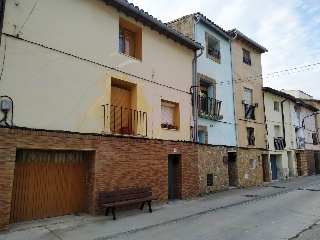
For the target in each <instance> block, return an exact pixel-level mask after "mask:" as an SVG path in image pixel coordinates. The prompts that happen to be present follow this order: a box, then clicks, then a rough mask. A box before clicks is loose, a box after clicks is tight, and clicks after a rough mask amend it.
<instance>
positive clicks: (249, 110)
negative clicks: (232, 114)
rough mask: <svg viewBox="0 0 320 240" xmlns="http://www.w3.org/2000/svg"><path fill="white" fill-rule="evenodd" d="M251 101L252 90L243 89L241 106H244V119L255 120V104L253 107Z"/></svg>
mask: <svg viewBox="0 0 320 240" xmlns="http://www.w3.org/2000/svg"><path fill="white" fill-rule="evenodd" d="M252 102H253V100H252V90H251V89H249V88H244V89H243V104H244V117H245V118H248V119H256V117H255V114H254V112H255V108H256V106H257V105H256V104H255V105H253V103H252Z"/></svg>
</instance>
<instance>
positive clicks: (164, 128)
mask: <svg viewBox="0 0 320 240" xmlns="http://www.w3.org/2000/svg"><path fill="white" fill-rule="evenodd" d="M162 130H168V131H179V129H169V128H162Z"/></svg>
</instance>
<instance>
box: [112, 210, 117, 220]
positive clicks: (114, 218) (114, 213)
mask: <svg viewBox="0 0 320 240" xmlns="http://www.w3.org/2000/svg"><path fill="white" fill-rule="evenodd" d="M111 211H112V217H113V218H112V219H113V220H117V218H116V212H115V210H114V207H113V208H111Z"/></svg>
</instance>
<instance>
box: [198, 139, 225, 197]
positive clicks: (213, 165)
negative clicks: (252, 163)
mask: <svg viewBox="0 0 320 240" xmlns="http://www.w3.org/2000/svg"><path fill="white" fill-rule="evenodd" d="M227 151H228V148H226V147H221V146H211V145H199V149H198V153H199V160H198V161H199V195H204V194H210V193H214V192H218V191H223V190H227V189H228V188H229V177H228V159H227V158H228V154H227ZM207 174H213V186H207Z"/></svg>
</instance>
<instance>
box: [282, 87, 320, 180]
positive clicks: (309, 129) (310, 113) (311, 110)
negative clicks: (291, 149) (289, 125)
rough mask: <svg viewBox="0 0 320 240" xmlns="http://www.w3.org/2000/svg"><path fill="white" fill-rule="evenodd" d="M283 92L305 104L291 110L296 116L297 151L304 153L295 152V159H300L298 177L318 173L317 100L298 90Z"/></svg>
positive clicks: (319, 157) (319, 158)
mask: <svg viewBox="0 0 320 240" xmlns="http://www.w3.org/2000/svg"><path fill="white" fill-rule="evenodd" d="M283 92H285V93H288V94H290V95H292V96H294V97H295V98H296V99H297V101H301V102H303V103H305V105H304V107H302V108H299V107H298V108H295V109H293V111H294V113H295V115H296V123H297V124H296V126H298V129H299V130H298V133H299V136H298V137H297V141H296V144H297V149H304V150H305V151H304V152H303V151H299V152H297V157H298V158H301V159H302V163H303V164H302V165H301V167H300V168H299V169H300V170H299V174H300V175H313V174H319V173H320V166H319V164H320V162H319V161H320V156H319V149H320V146H319V128H318V126H319V125H318V124H319V115H318V111H319V110H318V109H319V107H320V105H319V103H318V100H316V99H313V97H312V96H310V95H308V94H306V93H304V92H302V91H300V90H283Z"/></svg>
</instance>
